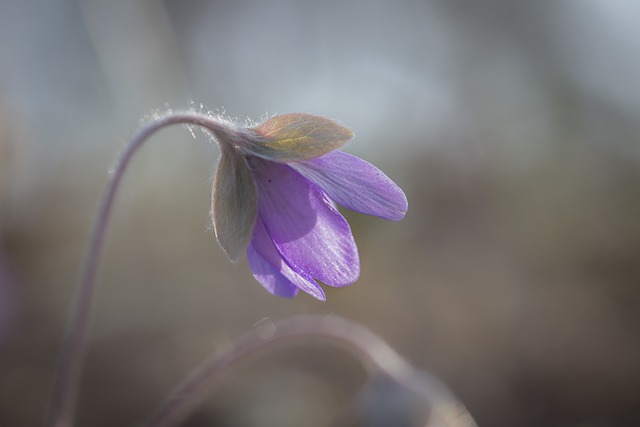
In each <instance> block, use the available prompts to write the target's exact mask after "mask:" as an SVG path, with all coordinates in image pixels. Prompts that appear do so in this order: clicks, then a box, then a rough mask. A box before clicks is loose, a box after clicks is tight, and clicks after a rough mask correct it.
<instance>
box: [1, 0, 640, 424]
mask: <svg viewBox="0 0 640 427" xmlns="http://www.w3.org/2000/svg"><path fill="white" fill-rule="evenodd" d="M638 57H640V3H638V2H636V1H634V0H615V1H606V2H605V1H597V0H565V1H521V2H512V1H508V0H491V1H484V2H477V1H472V0H455V1H450V0H431V1H419V0H414V1H411V0H406V1H391V0H373V1H372V0H367V1H365V0H360V1H337V0H327V1H293V0H280V1H255V0H253V1H251V0H244V1H234V2H221V1H206V0H165V1H159V0H146V1H127V0H111V1H100V0H77V1H72V0H54V1H43V0H40V1H37V0H2V1H0V425H2V426H11V427H13V426H15V427H21V426H32V425H38V424H39V423H40V422H41V420H42V416H43V413H44V406H45V402H46V398H47V396H48V393H49V390H50V384H51V379H52V373H53V368H54V364H55V360H56V356H57V350H58V345H59V343H60V339H61V335H62V330H63V327H64V323H65V319H66V314H67V309H68V307H69V304H70V302H71V298H72V294H71V292H72V289H73V285H74V283H75V280H76V275H77V270H78V268H79V266H80V262H81V260H82V253H83V250H84V248H85V246H86V240H87V237H88V230H89V226H90V224H91V221H92V216H93V214H94V211H95V208H96V204H97V200H98V197H99V193H100V191H101V189H102V188H103V186H104V183H105V182H106V179H107V176H108V171H109V168H110V166H111V164H112V162H113V160H114V159H115V156H116V155H117V152H118V150H119V149H120V148H121V147H122V146H123V145H124V144H125V142H126V141H127V139H128V138H129V137H130V135H131V134H132V133H133V132H135V130H136V129H137V128H138V126H139V123H140V121H141V120H144V119H145V117H149V116H151V115H153V114H154V113H157V112H163V111H166V110H167V109H170V108H173V109H186V108H195V109H198V110H203V111H208V110H212V111H214V112H225V113H226V114H228V115H229V116H233V117H238V119H239V120H244V119H245V118H252V119H260V118H264V117H266V116H267V115H270V114H275V113H285V112H291V111H299V112H306V113H313V114H323V115H326V116H329V117H332V118H335V119H339V120H340V121H341V122H342V123H344V124H346V125H348V126H350V127H352V128H353V129H354V130H355V132H356V135H357V137H356V139H355V141H354V142H353V143H351V144H350V145H348V146H347V147H346V148H345V149H346V151H349V152H351V153H354V154H357V155H359V156H362V157H364V158H366V159H368V160H370V161H372V162H374V163H375V164H377V165H378V166H379V167H381V168H382V169H383V170H384V171H386V172H387V173H388V175H390V176H391V177H392V178H393V179H394V180H396V181H397V182H398V183H399V184H400V185H401V186H402V187H403V188H404V189H405V191H406V193H407V196H408V198H409V204H410V210H409V213H408V215H407V217H406V218H405V220H403V221H402V222H400V223H391V222H386V221H383V220H379V219H375V218H367V217H363V216H360V215H356V214H351V213H348V212H347V213H346V215H347V216H348V219H349V220H350V221H351V223H352V227H353V229H354V233H355V235H356V239H357V241H358V243H359V248H360V252H361V257H362V268H363V271H362V277H361V279H360V281H359V282H358V283H357V284H355V285H353V286H351V287H349V288H346V289H339V290H333V289H328V302H327V303H324V304H323V303H319V302H317V301H315V300H313V299H312V298H310V297H308V296H306V295H301V296H299V297H298V298H296V299H294V300H284V299H278V298H275V297H272V296H270V295H269V294H267V293H266V292H265V291H263V290H262V288H261V287H260V286H259V285H258V284H257V283H256V282H254V281H253V279H252V277H251V274H250V272H249V269H248V267H247V266H246V263H245V262H244V261H243V262H241V263H240V264H238V265H231V264H229V263H228V262H227V260H226V259H225V256H224V253H223V252H222V251H221V250H220V249H219V248H218V246H217V244H216V242H215V239H214V235H213V232H212V231H211V230H210V220H209V218H208V213H209V204H210V200H209V198H210V186H211V176H212V173H213V169H214V165H215V160H216V158H217V148H216V147H215V145H214V144H211V143H209V141H208V140H207V139H206V138H204V137H202V135H201V134H200V133H199V132H195V136H196V138H195V139H194V138H193V137H192V135H191V134H190V132H189V131H188V130H186V129H180V128H175V129H170V130H166V131H163V132H162V133H161V134H159V135H157V136H155V137H154V138H153V141H152V142H151V143H150V144H149V145H148V146H147V147H145V148H144V150H142V152H141V153H140V155H139V157H137V158H136V159H135V160H134V162H133V164H132V169H131V170H130V171H129V173H128V175H127V177H126V179H125V186H124V190H123V192H122V193H121V194H120V195H119V198H118V203H117V207H116V209H115V217H114V221H113V224H112V225H113V228H112V230H111V233H110V238H109V246H108V249H107V252H106V257H105V259H104V260H103V261H104V263H103V269H102V273H101V288H100V292H99V300H98V303H97V305H96V311H95V322H94V327H93V331H92V332H93V333H92V340H91V348H90V354H89V359H88V363H87V371H86V376H85V381H84V383H83V393H82V398H81V402H80V414H79V422H80V423H79V425H92V426H112V425H135V423H136V422H138V421H140V420H141V419H142V418H143V417H144V416H145V414H146V413H148V411H149V410H150V409H151V408H152V407H153V405H154V404H155V403H156V402H157V401H159V400H160V399H161V398H162V397H163V396H164V395H165V394H166V393H167V391H168V390H169V389H170V387H171V386H172V385H173V384H174V383H175V382H177V381H178V380H179V379H180V378H182V376H183V375H184V374H185V373H186V372H187V371H188V369H189V367H190V366H192V365H193V364H195V363H198V362H199V361H201V360H202V359H204V358H205V357H206V356H207V355H208V354H209V352H211V351H213V350H215V349H216V348H219V346H221V345H223V344H224V342H226V341H227V340H228V339H230V338H231V337H233V336H235V335H237V334H238V333H240V332H242V331H245V330H248V329H251V328H252V327H253V326H254V325H255V324H257V323H260V322H261V321H263V319H265V318H268V319H279V318H282V317H285V316H286V315H290V314H298V313H336V314H339V315H342V316H345V317H348V318H350V319H354V320H357V321H359V322H361V323H363V324H364V325H366V326H367V327H369V328H371V329H372V330H374V331H376V332H377V333H379V334H381V335H382V336H383V337H384V338H385V339H387V340H388V341H389V342H390V343H391V344H392V345H394V347H395V348H396V349H397V350H398V351H399V352H400V353H401V354H403V355H404V356H406V358H407V359H408V360H409V361H411V362H412V363H413V364H414V365H415V366H417V367H419V368H421V369H424V370H428V371H430V372H432V373H434V374H436V375H438V376H439V377H440V378H442V379H443V380H444V381H445V382H446V383H447V384H448V385H449V386H450V387H451V388H452V389H453V391H454V392H455V393H456V394H457V395H458V396H459V397H460V399H461V400H462V401H463V402H465V404H466V405H467V406H468V407H469V409H470V411H471V412H472V413H473V414H474V415H475V417H476V418H477V421H478V422H479V424H480V425H483V426H504V427H507V426H563V427H564V426H567V427H569V426H629V425H633V424H636V423H639V424H640V415H638V407H640V397H639V396H640V386H639V384H640V340H639V339H638V337H639V336H640V289H639V286H640V225H639V224H640V222H639V221H638V218H640V81H639V80H638V76H640V61H638ZM363 380H364V374H363V371H362V370H361V369H360V368H359V367H358V365H357V363H355V362H354V361H353V360H351V359H350V358H349V357H347V356H346V355H345V354H343V353H341V352H337V351H334V350H331V349H328V348H325V347H321V346H319V347H313V348H311V349H308V348H300V349H298V350H290V351H288V352H287V351H283V352H279V353H277V354H276V355H274V356H270V357H265V358H264V359H261V360H257V361H255V362H254V363H252V364H248V365H246V367H245V368H244V369H242V370H239V371H236V372H235V373H234V374H233V375H230V376H229V378H226V379H225V380H224V384H220V385H219V386H218V387H216V388H215V389H214V390H212V392H211V397H210V399H208V401H207V402H208V403H207V404H206V405H205V406H203V407H201V408H199V409H198V411H197V414H196V415H194V417H193V418H191V419H190V420H189V421H188V425H190V426H201V425H202V426H204V425H207V426H211V425H216V426H217V425H220V426H236V425H245V426H246V425H250V426H251V425H262V426H264V425H269V426H270V425H274V426H288V425H297V426H299V425H305V426H316V425H317V426H323V425H328V423H329V422H330V420H331V419H332V418H333V416H334V415H335V414H336V413H338V412H340V411H341V410H342V409H344V406H345V405H346V402H347V401H348V400H349V399H351V396H353V395H354V394H355V393H356V391H357V389H358V387H359V385H360V384H361V383H362V381H363Z"/></svg>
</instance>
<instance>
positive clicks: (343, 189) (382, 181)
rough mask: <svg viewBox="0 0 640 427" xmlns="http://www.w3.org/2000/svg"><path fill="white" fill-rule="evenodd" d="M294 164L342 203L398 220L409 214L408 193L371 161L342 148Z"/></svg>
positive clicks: (359, 210)
mask: <svg viewBox="0 0 640 427" xmlns="http://www.w3.org/2000/svg"><path fill="white" fill-rule="evenodd" d="M291 167H292V168H293V169H295V170H296V171H298V172H300V174H302V175H303V176H304V177H305V178H307V179H309V180H310V181H312V182H314V183H315V184H316V185H318V186H319V187H320V188H322V189H323V190H324V191H325V192H326V193H327V194H328V195H329V197H331V199H333V200H334V201H336V202H337V203H339V204H340V205H342V206H344V207H346V208H349V209H352V210H354V211H357V212H361V213H364V214H367V215H375V216H379V217H382V218H386V219H391V220H394V221H398V220H400V219H402V218H403V217H404V216H405V214H406V213H407V208H408V204H407V197H406V196H405V195H404V192H403V191H402V190H401V189H400V187H398V186H397V185H396V183H395V182H393V181H392V180H391V179H390V178H389V177H388V176H386V175H385V174H384V173H383V172H382V171H381V170H380V169H378V168H377V167H375V166H373V165H372V164H371V163H368V162H365V161H364V160H362V159H360V158H358V157H356V156H352V155H351V154H347V153H343V152H341V151H334V152H333V153H329V154H326V155H324V156H322V157H319V158H317V159H313V160H308V161H305V162H300V163H292V164H291Z"/></svg>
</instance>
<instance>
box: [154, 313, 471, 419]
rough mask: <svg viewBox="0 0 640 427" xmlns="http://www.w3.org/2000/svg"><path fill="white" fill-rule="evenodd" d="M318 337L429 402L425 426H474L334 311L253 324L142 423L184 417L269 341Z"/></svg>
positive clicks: (423, 378) (452, 402)
mask: <svg viewBox="0 0 640 427" xmlns="http://www.w3.org/2000/svg"><path fill="white" fill-rule="evenodd" d="M260 329H262V331H261V330H260ZM318 339H321V340H323V341H326V342H328V343H331V344H336V345H338V346H340V347H342V348H344V349H345V350H347V351H348V352H349V353H351V354H353V355H354V356H355V357H356V358H357V359H359V360H360V361H361V362H363V363H364V364H365V366H366V367H367V368H368V369H369V371H370V372H372V373H374V374H381V375H383V376H385V377H386V378H388V379H389V380H391V381H392V382H394V383H395V384H397V385H398V386H399V387H402V388H404V389H405V390H407V391H410V392H413V393H416V394H417V395H419V396H420V397H421V398H422V399H421V401H422V403H423V404H426V405H428V406H429V407H428V408H424V409H425V410H427V411H429V412H430V415H429V420H430V421H429V423H428V425H429V426H432V425H433V426H436V425H437V426H442V427H474V426H476V424H475V422H474V421H473V418H472V417H471V416H470V415H469V413H468V412H467V410H466V409H465V408H464V406H463V405H462V404H461V403H459V402H458V401H457V400H456V399H455V398H454V397H453V396H452V395H451V393H449V391H448V390H447V389H446V387H444V386H443V385H441V384H440V383H439V382H438V381H437V380H435V379H433V378H431V377H430V376H428V375H425V374H423V373H421V372H419V371H416V370H415V369H413V368H412V367H411V366H410V365H409V364H408V363H407V362H406V361H405V360H404V359H402V358H401V357H400V356H399V355H398V353H396V352H395V350H393V349H392V348H391V347H390V346H389V345H388V344H387V343H386V342H385V341H384V340H382V339H381V338H380V337H378V336H377V335H375V334H374V333H372V332H371V331H369V330H368V329H366V328H364V327H363V326H360V325H358V324H356V323H354V322H351V321H348V320H345V319H342V318H339V317H337V316H317V315H316V316H313V315H303V316H296V317H292V318H288V319H284V320H280V321H278V322H275V323H270V322H269V324H268V325H267V326H261V327H258V330H257V331H251V332H247V333H245V334H244V335H242V336H240V337H239V338H237V339H236V340H234V341H232V342H230V343H228V344H227V345H226V346H225V347H224V348H222V349H221V350H220V351H218V352H216V353H215V354H214V355H213V356H212V357H211V358H210V359H209V360H207V361H206V362H205V363H204V364H203V365H202V366H201V367H200V368H197V369H196V370H195V371H193V372H192V373H191V374H190V375H189V376H188V378H187V379H186V380H185V381H184V382H183V383H181V384H179V385H178V386H177V387H176V388H175V389H174V390H173V391H172V393H171V394H170V395H169V397H168V398H167V399H166V400H165V401H164V402H163V403H162V404H161V405H160V406H159V407H158V408H157V409H156V411H155V412H154V413H153V414H152V415H151V416H150V417H149V418H148V419H147V421H146V422H145V423H143V424H142V426H143V427H169V426H173V425H176V424H177V423H179V422H180V421H182V420H184V419H185V418H186V417H188V415H189V410H192V409H193V408H194V407H195V406H196V405H197V404H198V403H200V401H201V400H202V399H203V398H204V393H203V392H204V391H205V390H206V389H207V388H208V387H209V386H211V385H212V384H213V383H214V382H215V380H216V379H218V378H219V376H220V374H221V372H222V371H224V370H225V369H227V368H229V367H231V366H233V365H234V364H236V363H239V362H242V361H243V360H245V359H246V358H248V357H250V356H252V355H254V354H256V353H258V352H259V351H261V350H266V349H267V348H270V347H272V344H276V343H281V342H286V341H290V342H293V341H298V342H300V341H302V342H305V341H306V342H309V341H317V340H318ZM432 422H433V424H432Z"/></svg>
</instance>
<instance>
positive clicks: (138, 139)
mask: <svg viewBox="0 0 640 427" xmlns="http://www.w3.org/2000/svg"><path fill="white" fill-rule="evenodd" d="M175 124H190V125H196V126H202V127H204V128H206V129H207V130H209V131H211V132H212V133H214V134H218V133H223V132H224V131H225V130H227V129H228V128H229V126H230V125H229V124H227V123H225V122H223V121H220V120H217V119H215V118H214V117H210V116H207V115H204V114H199V113H191V112H186V113H172V114H168V115H165V116H163V117H160V118H157V119H155V120H153V121H151V122H149V123H147V124H146V125H145V126H144V127H143V128H142V129H140V130H139V131H138V133H137V134H136V135H135V136H134V137H133V139H132V140H131V142H130V143H129V144H128V145H127V146H126V147H125V149H124V150H123V151H122V153H121V154H120V157H119V158H118V161H117V163H116V166H115V169H114V170H113V172H112V174H111V179H110V180H109V182H108V184H107V186H106V188H105V190H104V192H103V194H102V199H101V202H100V206H99V209H98V212H97V216H96V219H95V223H94V225H93V230H92V234H91V240H90V242H89V247H88V249H87V253H86V258H85V260H84V264H83V267H82V272H81V274H80V278H79V281H78V285H77V288H76V291H75V300H74V303H73V307H72V308H71V313H70V319H69V323H68V325H67V330H66V333H65V337H64V341H63V343H62V348H61V353H60V356H59V360H58V366H57V368H56V373H55V378H54V384H53V392H52V395H51V401H50V407H49V412H48V414H47V418H46V420H45V426H47V427H71V426H73V419H74V413H75V407H76V402H77V397H78V386H79V380H80V376H81V374H82V370H83V360H84V356H85V352H86V342H87V332H88V329H89V320H90V314H91V308H92V306H93V303H92V300H93V295H94V291H95V288H96V277H97V273H98V267H99V261H100V257H101V255H102V252H103V250H104V241H105V235H106V231H107V227H108V225H109V218H110V216H111V211H112V209H113V203H114V199H115V196H116V192H117V191H118V188H119V186H120V182H121V180H122V177H123V175H124V172H125V170H126V169H127V166H128V165H129V162H130V161H131V158H132V157H133V155H134V154H135V153H136V152H137V151H138V149H139V148H140V147H141V146H142V144H144V143H145V142H146V141H147V140H148V139H149V137H150V136H151V135H153V134H154V133H155V132H157V131H158V130H160V129H162V128H164V127H167V126H170V125H175Z"/></svg>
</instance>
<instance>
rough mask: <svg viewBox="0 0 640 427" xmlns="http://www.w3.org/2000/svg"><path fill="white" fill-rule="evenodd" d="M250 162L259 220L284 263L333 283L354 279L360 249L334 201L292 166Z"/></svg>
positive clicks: (356, 274) (264, 161) (259, 161)
mask: <svg viewBox="0 0 640 427" xmlns="http://www.w3.org/2000/svg"><path fill="white" fill-rule="evenodd" d="M249 165H250V166H251V168H252V172H253V174H254V176H255V178H256V185H257V186H258V191H259V198H258V203H259V212H260V218H261V219H262V221H263V223H264V226H265V229H266V231H267V233H268V234H269V236H270V237H271V240H272V241H273V243H274V245H275V247H276V248H277V250H278V252H279V253H280V255H281V256H282V258H283V259H284V260H285V262H286V263H287V264H289V265H290V266H291V267H293V268H294V269H295V270H296V271H303V272H305V273H307V274H308V275H310V276H312V277H314V278H316V279H318V280H321V281H323V282H324V283H326V284H327V285H330V286H346V285H349V284H351V283H353V282H355V281H356V280H357V278H358V275H359V274H360V261H359V257H358V249H357V247H356V244H355V241H354V240H353V235H352V234H351V229H350V228H349V224H348V223H347V221H346V220H345V219H344V218H343V217H342V215H340V213H339V212H338V211H337V210H336V208H335V206H334V205H333V203H332V202H331V200H329V199H328V198H327V196H326V195H325V194H324V193H323V192H322V191H321V190H320V189H319V188H318V187H316V186H315V185H313V184H312V183H311V182H309V181H308V180H307V179H306V178H304V177H303V176H302V175H300V174H299V173H298V172H296V171H294V170H293V169H291V168H290V167H289V166H288V165H284V164H280V163H275V162H270V161H267V160H262V159H258V158H249Z"/></svg>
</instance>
